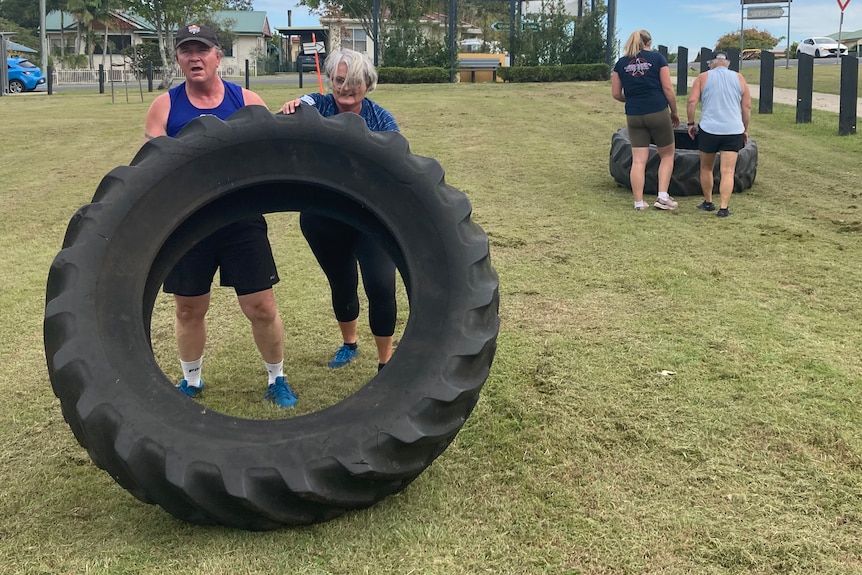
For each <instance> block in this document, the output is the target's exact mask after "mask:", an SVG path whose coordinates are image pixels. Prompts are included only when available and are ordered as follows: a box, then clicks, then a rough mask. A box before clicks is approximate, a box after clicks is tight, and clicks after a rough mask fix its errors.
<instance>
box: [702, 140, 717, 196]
mask: <svg viewBox="0 0 862 575" xmlns="http://www.w3.org/2000/svg"><path fill="white" fill-rule="evenodd" d="M714 169H715V154H714V153H713V154H708V153H706V152H700V189H701V191H702V192H703V201H705V202H707V203H710V204H711V203H712V186H713V185H714V178H713V175H712V172H713V170H714Z"/></svg>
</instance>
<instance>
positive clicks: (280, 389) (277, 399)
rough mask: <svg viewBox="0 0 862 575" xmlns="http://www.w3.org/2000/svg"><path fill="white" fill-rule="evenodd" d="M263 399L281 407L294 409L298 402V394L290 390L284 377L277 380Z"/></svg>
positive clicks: (281, 376)
mask: <svg viewBox="0 0 862 575" xmlns="http://www.w3.org/2000/svg"><path fill="white" fill-rule="evenodd" d="M263 398H264V399H265V400H266V401H271V402H273V403H274V404H276V405H277V406H279V407H293V406H294V405H296V401H297V399H296V394H295V393H293V390H292V389H290V386H289V385H288V384H287V380H286V379H284V376H283V375H280V376H278V377H277V378H275V383H273V384H272V385H270V386H269V388H268V389H267V390H266V393H265V394H264V395H263Z"/></svg>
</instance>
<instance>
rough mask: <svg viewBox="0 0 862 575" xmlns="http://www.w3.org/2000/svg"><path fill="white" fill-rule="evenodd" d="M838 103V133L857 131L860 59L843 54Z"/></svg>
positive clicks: (844, 134)
mask: <svg viewBox="0 0 862 575" xmlns="http://www.w3.org/2000/svg"><path fill="white" fill-rule="evenodd" d="M839 93H840V94H841V95H840V103H839V105H838V135H839V136H850V135H853V134H855V133H856V98H857V94H858V93H859V60H858V59H857V58H856V57H855V56H850V55H847V56H841V91H840V92H839Z"/></svg>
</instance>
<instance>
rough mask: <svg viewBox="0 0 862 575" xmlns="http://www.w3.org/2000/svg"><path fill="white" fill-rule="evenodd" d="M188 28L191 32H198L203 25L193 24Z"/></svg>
mask: <svg viewBox="0 0 862 575" xmlns="http://www.w3.org/2000/svg"><path fill="white" fill-rule="evenodd" d="M187 29H188V31H189V34H197V33H199V32H200V31H201V27H200V26H198V25H197V24H192V25H191V26H189V27H188V28H187Z"/></svg>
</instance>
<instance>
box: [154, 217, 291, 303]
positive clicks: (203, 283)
mask: <svg viewBox="0 0 862 575" xmlns="http://www.w3.org/2000/svg"><path fill="white" fill-rule="evenodd" d="M266 231H267V228H266V220H265V219H263V216H259V217H257V218H254V219H250V220H242V221H239V222H235V223H232V224H230V225H228V226H225V227H224V228H222V229H220V230H219V231H217V232H215V233H214V234H212V235H210V236H208V237H206V238H205V239H204V240H203V241H201V242H200V243H199V244H197V245H195V246H194V247H193V248H192V249H190V250H189V251H188V253H186V254H185V255H183V257H182V258H180V261H178V262H177V264H176V265H175V266H174V268H173V269H172V270H171V271H170V273H168V277H167V278H165V285H164V290H165V292H167V293H172V294H176V295H179V296H186V297H193V296H199V295H204V294H206V293H209V291H210V288H211V286H212V282H213V278H214V277H215V272H216V268H219V270H220V272H219V275H220V279H221V285H222V286H229V287H232V288H234V290H236V294H237V295H248V294H251V293H255V292H259V291H263V290H266V289H269V288H271V287H272V286H273V285H275V284H276V283H278V279H279V278H278V271H277V270H276V268H275V259H274V258H273V256H272V247H271V246H270V244H269V238H268V237H267V235H266Z"/></svg>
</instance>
